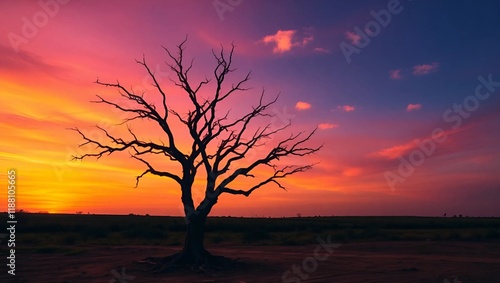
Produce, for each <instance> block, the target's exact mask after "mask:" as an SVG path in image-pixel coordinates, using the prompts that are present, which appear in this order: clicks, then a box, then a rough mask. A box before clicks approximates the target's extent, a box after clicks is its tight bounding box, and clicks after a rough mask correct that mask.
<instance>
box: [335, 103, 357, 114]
mask: <svg viewBox="0 0 500 283" xmlns="http://www.w3.org/2000/svg"><path fill="white" fill-rule="evenodd" d="M337 109H339V110H341V111H344V112H351V111H354V110H356V107H354V106H351V105H347V104H346V105H341V106H337Z"/></svg>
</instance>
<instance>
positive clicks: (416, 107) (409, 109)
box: [406, 103, 422, 112]
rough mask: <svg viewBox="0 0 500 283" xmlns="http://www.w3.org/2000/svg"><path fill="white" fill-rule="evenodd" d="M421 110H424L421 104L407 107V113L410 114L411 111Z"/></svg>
mask: <svg viewBox="0 0 500 283" xmlns="http://www.w3.org/2000/svg"><path fill="white" fill-rule="evenodd" d="M421 108H422V104H420V103H417V104H411V103H410V104H408V106H407V107H406V111H408V112H410V111H415V110H420V109H421Z"/></svg>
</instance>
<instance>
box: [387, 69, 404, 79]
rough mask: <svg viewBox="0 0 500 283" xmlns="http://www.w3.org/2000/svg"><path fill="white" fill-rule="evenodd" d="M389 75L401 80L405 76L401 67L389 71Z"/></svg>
mask: <svg viewBox="0 0 500 283" xmlns="http://www.w3.org/2000/svg"><path fill="white" fill-rule="evenodd" d="M389 76H390V77H391V79H393V80H400V79H402V78H403V75H402V74H401V69H396V70H390V71H389Z"/></svg>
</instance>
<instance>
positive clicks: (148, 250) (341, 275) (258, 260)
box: [0, 241, 500, 283]
mask: <svg viewBox="0 0 500 283" xmlns="http://www.w3.org/2000/svg"><path fill="white" fill-rule="evenodd" d="M77 248H78V249H81V250H84V252H83V253H80V254H76V255H64V254H62V253H50V254H36V253H27V252H23V251H19V252H16V257H17V262H16V276H11V275H8V274H7V273H6V271H4V268H5V267H2V274H0V282H35V283H45V282H47V283H58V282H68V283H80V282H81V283H83V282H85V283H87V282H110V283H111V282H116V283H143V282H145V283H147V282H236V283H243V282H248V283H249V282H329V283H330V282H356V283H359V282H363V283H367V282H398V283H399V282H425V283H433V282H436V283H443V282H445V280H448V282H454V279H453V278H454V277H455V276H456V277H457V278H458V280H457V282H462V283H473V282H480V283H493V282H500V243H467V242H430V241H428V242H371V243H350V244H342V245H341V246H339V247H337V248H335V249H334V251H333V253H331V254H330V255H329V257H328V258H327V259H326V260H324V261H316V262H317V263H318V265H317V266H315V265H314V264H315V263H314V262H313V261H314V260H313V258H314V255H315V249H316V248H317V246H314V245H311V246H293V247H283V246H248V247H241V246H238V247H211V248H210V247H208V248H209V251H210V252H212V253H213V254H215V255H224V256H226V257H230V258H239V261H238V262H239V264H238V265H237V266H235V267H234V268H232V269H230V270H223V271H208V272H205V273H195V272H194V271H191V270H177V271H173V272H169V273H164V274H152V273H150V272H148V270H147V267H146V266H144V265H140V264H137V263H135V262H136V261H137V260H140V259H143V258H145V257H148V256H164V255H168V254H171V253H174V252H175V251H178V250H179V249H180V248H172V247H168V248H165V247H153V246H126V247H111V246H83V247H82V246H80V247H77ZM317 250H318V251H319V254H321V256H324V255H326V251H325V250H324V249H317ZM306 258H308V259H307V260H305V259H306ZM303 263H305V264H306V266H305V268H306V270H309V271H311V272H310V273H308V272H306V271H304V269H303V267H302V266H303ZM293 265H296V266H299V267H300V270H301V271H300V272H301V274H300V275H299V273H295V274H294V273H293V272H292V266H293ZM113 270H114V271H115V272H112V271H113ZM287 270H289V271H290V272H289V274H288V276H286V277H285V278H284V279H285V280H283V278H282V276H283V274H284V272H286V271H287ZM312 270H313V271H312ZM123 271H124V273H122V272H123ZM129 276H130V277H129ZM300 276H302V279H301V278H300ZM120 280H121V281H120Z"/></svg>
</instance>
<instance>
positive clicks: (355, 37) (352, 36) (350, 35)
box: [345, 31, 361, 45]
mask: <svg viewBox="0 0 500 283" xmlns="http://www.w3.org/2000/svg"><path fill="white" fill-rule="evenodd" d="M345 36H346V38H347V39H348V40H349V41H350V42H351V44H354V45H358V44H359V42H360V41H361V36H360V35H359V34H357V33H354V32H350V31H348V32H346V34H345Z"/></svg>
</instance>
